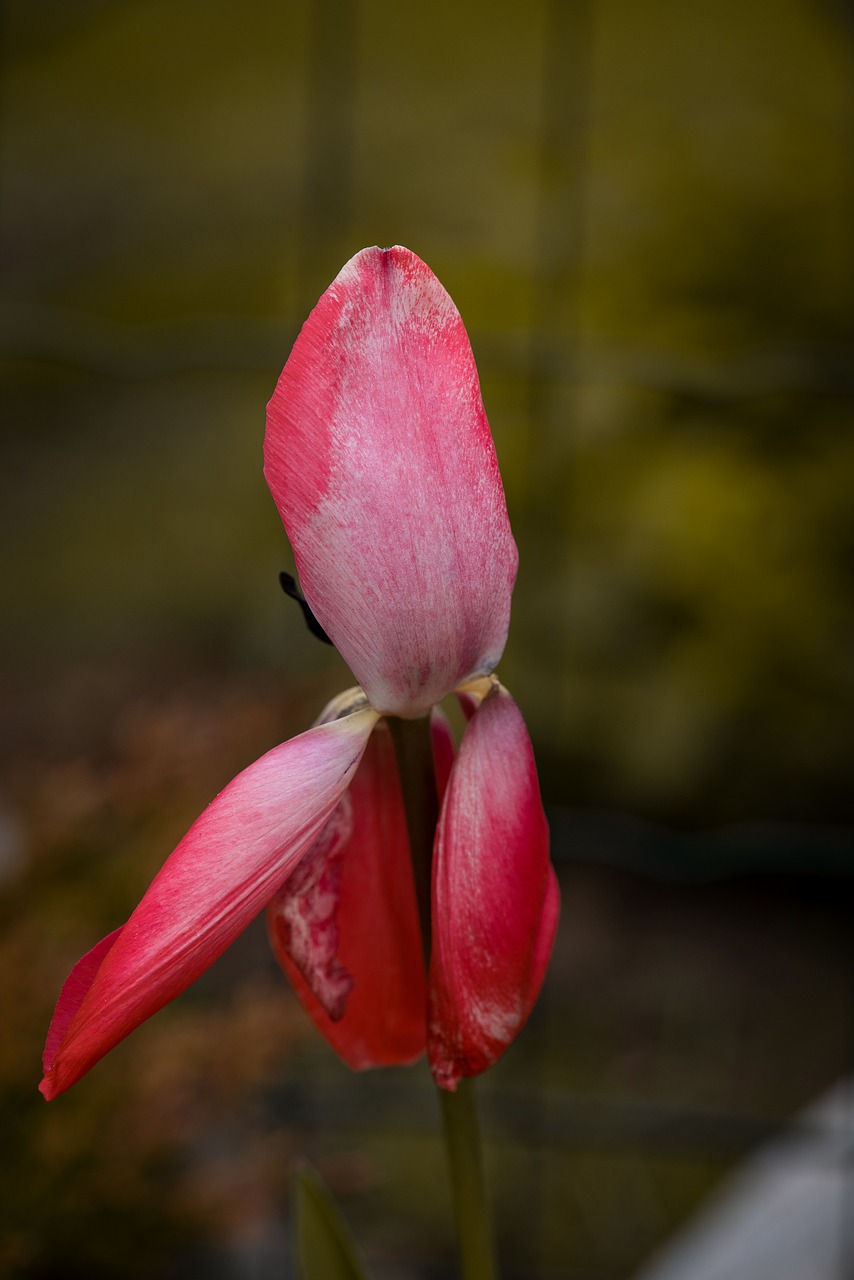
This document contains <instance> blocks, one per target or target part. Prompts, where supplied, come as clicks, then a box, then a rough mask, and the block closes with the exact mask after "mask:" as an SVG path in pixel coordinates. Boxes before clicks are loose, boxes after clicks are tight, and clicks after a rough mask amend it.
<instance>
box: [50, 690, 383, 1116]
mask: <svg viewBox="0 0 854 1280" xmlns="http://www.w3.org/2000/svg"><path fill="white" fill-rule="evenodd" d="M376 719H377V717H376V714H375V713H374V712H373V711H371V710H370V709H369V708H368V709H364V708H363V709H361V710H359V711H355V712H353V713H352V714H350V715H347V716H345V717H344V718H342V719H340V720H336V721H334V722H333V723H331V724H324V725H321V726H319V727H317V728H315V729H310V730H309V731H308V733H303V734H301V735H300V736H299V737H297V738H292V739H291V741H290V742H286V743H284V744H283V745H282V746H280V747H276V748H274V750H272V751H269V752H268V753H267V754H266V755H265V756H262V757H261V759H260V760H257V761H256V762H255V764H253V765H250V766H249V768H248V769H245V770H244V771H243V773H241V774H238V776H237V777H236V778H235V779H234V780H233V781H232V782H230V783H229V785H228V786H227V787H226V788H225V789H224V790H223V791H221V792H220V794H219V795H218V796H217V798H216V799H215V800H214V801H213V803H212V804H210V805H209V806H208V808H207V809H206V810H205V811H204V813H203V814H202V815H201V817H200V818H198V819H197V820H196V822H195V823H194V824H193V826H192V827H191V828H190V830H189V831H188V832H187V834H186V835H185V836H184V839H183V840H182V841H181V843H180V844H179V845H178V847H177V848H176V849H175V851H174V853H173V854H172V855H171V856H170V857H169V858H168V859H167V861H166V863H165V865H164V866H163V868H162V870H161V871H160V872H159V874H158V875H157V876H156V877H155V879H154V880H153V882H152V884H151V885H150V887H149V889H148V891H147V892H146V894H145V896H144V897H143V899H142V901H141V902H140V904H139V906H138V907H137V908H136V910H135V911H134V913H133V915H132V916H131V917H130V919H129V920H128V922H127V924H126V925H125V926H124V928H123V929H121V930H119V931H117V933H116V934H114V935H110V937H109V938H105V939H104V941H103V942H102V943H99V944H98V946H97V947H95V948H94V949H93V950H92V951H91V952H89V954H88V955H87V956H85V957H84V959H83V960H82V961H80V962H79V964H78V965H76V966H75V968H74V970H73V971H72V974H71V976H70V978H69V979H68V982H67V983H66V985H65V988H64V989H63V992H62V995H61V996H60V999H59V1003H58V1005H57V1010H56V1014H55V1015H54V1023H53V1026H52V1028H51V1031H50V1032H49V1034H48V1041H47V1046H46V1050H45V1078H44V1080H43V1081H42V1084H41V1090H42V1093H43V1094H44V1095H45V1097H46V1098H53V1097H55V1096H56V1095H57V1094H58V1093H61V1092H62V1091H63V1090H64V1089H67V1088H68V1087H69V1086H70V1085H72V1084H74V1083H75V1081H77V1080H78V1079H79V1078H80V1077H81V1076H82V1075H83V1074H84V1073H85V1072H87V1071H88V1070H89V1069H90V1067H93V1066H94V1065H95V1063H96V1062H97V1061H98V1060H99V1059H100V1058H102V1057H103V1056H104V1054H105V1053H107V1052H109V1050H110V1049H112V1048H114V1047H115V1045H117V1044H118V1043H119V1041H120V1040H122V1039H124V1037H125V1036H126V1035H128V1034H129V1032H131V1031H133V1030H134V1028H135V1027H137V1026H139V1024H140V1023H141V1022H143V1021H144V1020H145V1019H146V1018H149V1017H151V1015H152V1014H153V1013H156V1012H157V1010H158V1009H160V1008H162V1007H163V1005H165V1004H167V1003H168V1002H169V1001H170V1000H173V999H174V998H175V996H177V995H178V994H179V993H180V992H181V991H183V990H184V989H185V987H188V986H189V985H190V983H191V982H193V981H195V979H196V978H198V977H199V975H200V974H202V973H203V972H204V971H205V970H206V969H207V968H209V966H210V965H211V964H213V962H214V960H216V959H217V957H218V956H220V955H221V954H222V952H223V951H225V949H226V948H227V947H228V946H229V945H230V944H231V943H232V942H233V941H234V939H235V938H236V937H237V935H238V934H239V933H241V932H242V930H243V929H244V928H245V927H246V926H247V925H248V924H249V922H250V921H251V920H252V919H253V917H254V916H256V915H257V914H258V912H259V911H260V910H261V909H262V908H263V907H264V905H265V904H266V903H267V902H269V900H270V899H271V898H272V896H273V894H274V893H275V892H276V890H277V889H278V888H279V886H280V885H281V883H282V881H283V880H284V879H285V878H286V877H287V876H288V875H289V874H290V872H291V871H292V870H293V868H294V866H296V864H297V863H298V861H299V859H300V858H301V857H302V856H303V854H304V853H305V852H306V850H307V849H308V848H309V847H310V846H311V844H312V843H313V841H314V839H315V837H316V836H317V834H318V832H319V831H320V829H321V828H322V826H323V825H324V823H325V822H326V821H327V819H328V818H329V815H330V813H331V812H332V810H333V809H334V808H335V806H336V804H337V803H338V801H339V800H340V798H341V796H342V794H343V792H344V791H345V790H346V788H347V786H348V785H349V783H350V780H351V779H352V777H353V775H354V773H355V772H356V768H357V765H358V763H359V760H360V758H361V756H362V752H363V751H364V748H365V744H366V743H367V741H368V737H369V735H370V732H371V729H372V728H373V726H374V724H375V723H376Z"/></svg>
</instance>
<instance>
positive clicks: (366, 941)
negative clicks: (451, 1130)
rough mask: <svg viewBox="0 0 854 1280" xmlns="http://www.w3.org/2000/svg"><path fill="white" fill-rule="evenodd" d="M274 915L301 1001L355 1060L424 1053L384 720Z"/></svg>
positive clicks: (405, 862)
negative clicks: (348, 786) (304, 870)
mask: <svg viewBox="0 0 854 1280" xmlns="http://www.w3.org/2000/svg"><path fill="white" fill-rule="evenodd" d="M304 867H306V868H309V869H310V870H309V871H307V873H305V874H304V872H303V868H304ZM267 922H268V927H269V930H270V938H271V942H272V944H273V949H274V951H275V953H276V956H277V958H278V960H279V963H280V964H281V966H282V968H283V969H284V971H285V973H286V974H287V976H288V978H289V979H290V981H291V982H292V984H293V986H294V988H295V990H296V992H297V995H298V996H299V998H300V1000H301V1002H302V1004H303V1005H304V1007H305V1009H306V1010H307V1011H308V1013H309V1015H310V1016H311V1018H312V1020H313V1021H314V1023H315V1025H316V1026H317V1027H318V1029H319V1030H320V1032H321V1033H322V1035H323V1036H324V1037H325V1038H326V1040H327V1041H328V1042H329V1043H330V1044H331V1045H332V1048H333V1049H334V1050H335V1051H336V1053H338V1054H339V1056H340V1057H341V1058H343V1059H344V1061H345V1062H346V1063H347V1064H348V1065H349V1066H350V1067H353V1068H355V1069H357V1070H359V1069H361V1068H364V1067H375V1066H388V1065H391V1064H394V1063H404V1062H412V1061H413V1060H414V1059H415V1058H417V1057H419V1056H420V1054H422V1053H423V1052H424V1041H425V1025H426V1005H427V997H426V981H425V974H424V960H423V957H422V950H421V933H420V929H419V925H418V911H417V908H416V903H415V890H414V887H413V883H412V868H411V865H410V859H409V842H408V839H407V835H406V817H405V814H404V811H403V802H402V799H401V794H400V784H399V782H398V777H397V766H396V764H395V756H394V748H393V745H392V741H391V734H390V733H389V731H388V729H387V727H386V726H385V725H384V724H380V725H378V726H377V728H376V729H375V731H374V733H373V734H372V736H371V739H370V742H369V743H368V747H367V750H366V751H365V754H364V756H363V757H362V762H361V764H360V765H359V768H358V770H357V772H356V776H355V778H354V779H353V782H352V784H351V786H350V790H349V791H348V793H347V795H346V796H345V797H344V798H343V800H342V801H341V803H340V804H339V806H338V809H337V810H336V812H335V814H334V815H333V818H332V819H331V820H330V823H329V824H327V827H326V828H325V829H324V831H323V832H322V834H321V836H320V838H319V839H318V841H317V842H316V843H315V845H314V847H313V848H312V850H311V851H310V852H309V854H308V855H307V857H306V858H305V860H304V861H303V862H302V863H301V864H300V866H299V867H298V868H297V871H296V872H295V873H294V875H292V876H291V877H290V878H289V879H288V880H287V882H286V883H285V884H284V885H283V886H282V888H281V890H280V891H279V892H278V893H277V894H276V897H275V898H274V899H273V902H272V903H271V904H270V907H269V909H268V912H267Z"/></svg>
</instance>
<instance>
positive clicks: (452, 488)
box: [265, 247, 517, 716]
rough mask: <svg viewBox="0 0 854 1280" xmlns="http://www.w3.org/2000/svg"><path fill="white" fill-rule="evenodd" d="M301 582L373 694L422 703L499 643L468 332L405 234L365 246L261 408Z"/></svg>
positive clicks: (503, 518) (484, 457)
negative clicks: (405, 244) (401, 242)
mask: <svg viewBox="0 0 854 1280" xmlns="http://www.w3.org/2000/svg"><path fill="white" fill-rule="evenodd" d="M265 457H266V465H265V474H266V477H267V482H268V484H269V486H270V489H271V492H272V494H273V497H274V498H275V500H276V504H277V506H278V508H279V512H280V514H281V516H282V519H283V521H284V524H285V528H286V529H287V532H288V537H289V538H290V540H291V544H292V546H293V549H294V555H295V557H296V562H297V569H298V572H299V575H300V582H301V585H302V589H303V591H304V592H305V596H306V599H307V600H308V601H309V603H310V605H311V608H312V609H313V611H314V613H315V615H316V616H317V619H318V621H319V622H320V624H321V625H322V627H323V628H324V630H325V631H326V633H327V635H328V636H329V637H330V638H331V639H332V640H333V642H334V643H335V644H336V646H337V647H338V649H339V650H340V652H341V654H342V656H343V657H344V659H345V661H346V662H347V663H348V664H349V666H350V668H351V670H352V671H353V672H354V673H355V675H356V677H357V679H358V680H359V683H360V684H361V685H362V686H363V688H364V690H365V692H366V694H367V695H368V698H369V700H370V702H371V704H372V706H374V707H376V708H377V710H379V711H383V712H390V713H396V714H400V715H404V716H408V715H414V714H417V713H418V712H421V711H425V710H427V708H428V707H430V706H432V705H433V704H434V703H437V702H439V701H440V700H441V699H442V698H443V697H444V696H445V695H447V694H448V693H450V692H451V691H452V690H453V689H454V688H455V687H456V686H457V685H458V684H460V683H461V682H462V681H463V680H464V679H466V678H467V677H469V676H471V675H474V674H477V673H483V672H489V671H491V670H492V669H493V667H494V666H495V665H496V663H497V662H498V659H499V658H500V656H501V653H502V651H503V649H504V642H505V639H506V636H507V624H508V620H509V613H510V594H511V590H512V587H513V579H514V577H515V574H516V560H517V556H516V547H515V544H514V542H513V537H512V534H511V532H510V525H509V522H508V519H507V510H506V507H505V503H504V491H503V489H502V485H501V476H500V474H499V471H498V464H497V462H496V458H495V450H494V447H493V443H492V437H491V435H490V431H489V424H488V422H487V419H486V414H485V412H484V409H483V404H482V401H481V396H480V386H479V383H478V378H477V370H476V368H475V364H474V358H473V356H472V353H471V347H470V345H469V340H468V336H467V334H466V331H465V328H464V326H463V322H462V320H461V319H460V316H459V313H458V312H457V309H456V307H455V306H454V304H453V302H452V301H451V299H450V298H449V296H448V294H447V293H446V292H445V290H444V289H443V287H442V285H441V284H440V283H439V281H438V280H437V279H436V277H435V276H434V275H433V273H432V272H431V271H430V269H429V268H428V267H427V266H426V265H425V264H424V263H423V262H422V261H421V260H420V259H419V258H417V257H416V256H415V255H414V254H413V253H410V252H409V250H407V249H403V248H400V247H396V248H393V249H377V248H374V249H364V250H363V251H362V252H361V253H358V254H357V255H356V256H355V257H354V258H352V259H351V261H350V262H348V263H347V265H346V266H345V267H344V268H343V270H342V271H341V272H340V274H339V275H338V277H337V279H336V280H335V281H334V282H333V284H332V285H330V287H329V288H328V289H327V291H326V293H325V294H324V295H323V297H322V298H321V299H320V301H319V303H318V304H317V306H316V307H315V309H314V311H313V312H312V313H311V315H310V316H309V318H308V320H307V321H306V324H305V325H304V327H303V330H302V332H301V334H300V336H299V338H298V339H297V342H296V345H295V346H294V349H293V352H292V354H291V356H290V359H289V360H288V363H287V364H286V366H285V368H284V370H283V372H282V375H281V377H280V379H279V383H278V386H277V387H276V391H275V393H274V395H273V398H272V400H271V401H270V404H269V406H268V412H267V437H266V443H265Z"/></svg>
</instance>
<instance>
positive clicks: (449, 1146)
mask: <svg viewBox="0 0 854 1280" xmlns="http://www.w3.org/2000/svg"><path fill="white" fill-rule="evenodd" d="M438 1093H439V1098H440V1099H441V1103H442V1120H443V1122H444V1129H445V1150H446V1151H447V1154H448V1166H449V1168H450V1172H451V1195H452V1197H453V1201H454V1215H455V1217H456V1220H457V1238H458V1240H459V1246H460V1274H461V1276H462V1280H495V1277H496V1276H497V1275H498V1271H497V1269H496V1266H495V1255H494V1253H493V1249H492V1228H491V1225H490V1221H489V1205H488V1204H487V1200H486V1182H485V1180H484V1176H483V1159H482V1156H481V1145H480V1124H479V1122H478V1117H477V1105H476V1101H475V1093H474V1081H473V1080H461V1081H460V1082H459V1084H458V1085H457V1091H456V1093H448V1092H447V1091H446V1090H445V1089H439V1090H438Z"/></svg>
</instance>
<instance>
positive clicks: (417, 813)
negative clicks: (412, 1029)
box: [387, 716, 439, 968]
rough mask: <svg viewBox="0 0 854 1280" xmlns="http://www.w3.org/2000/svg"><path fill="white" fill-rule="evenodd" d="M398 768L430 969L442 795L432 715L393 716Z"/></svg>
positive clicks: (422, 929) (422, 940)
mask: <svg viewBox="0 0 854 1280" xmlns="http://www.w3.org/2000/svg"><path fill="white" fill-rule="evenodd" d="M387 724H388V727H389V728H390V729H391V736H392V740H393V741H394V750H395V754H396V756H397V771H398V773H399V775H400V789H401V792H402V794H403V807H404V809H405V810H406V830H407V833H408V835H409V853H410V857H411V858H412V874H413V877H414V879H415V896H416V898H417V899H418V919H419V921H420V924H421V943H422V946H423V948H424V963H425V964H426V965H427V967H428V968H429V965H430V948H431V943H432V927H431V906H430V899H431V894H432V882H433V840H434V838H435V835H436V823H437V822H438V821H439V795H438V791H437V789H436V769H435V766H434V764H433V736H432V733H431V730H430V717H429V716H425V717H423V719H421V720H399V719H398V718H397V717H396V716H390V717H389V719H388V721H387Z"/></svg>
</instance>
